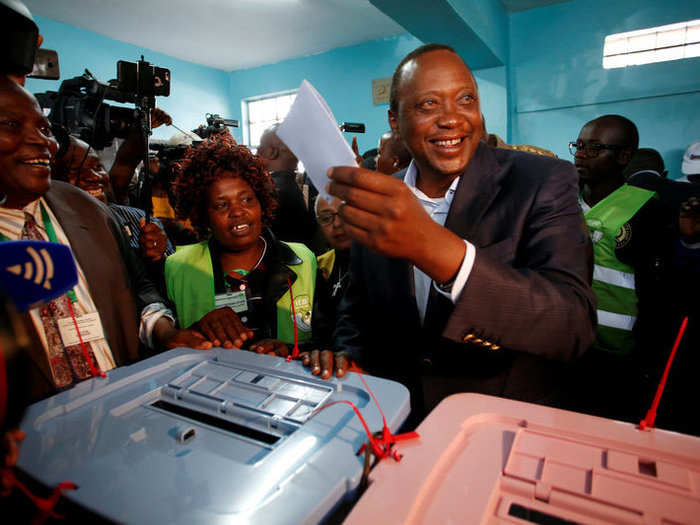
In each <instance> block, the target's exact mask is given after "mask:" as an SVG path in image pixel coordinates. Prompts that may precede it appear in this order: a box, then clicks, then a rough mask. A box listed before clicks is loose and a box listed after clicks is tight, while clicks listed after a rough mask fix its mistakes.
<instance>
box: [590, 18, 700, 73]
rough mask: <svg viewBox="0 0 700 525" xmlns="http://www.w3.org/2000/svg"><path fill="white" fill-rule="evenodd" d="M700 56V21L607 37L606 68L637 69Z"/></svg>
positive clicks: (604, 59)
mask: <svg viewBox="0 0 700 525" xmlns="http://www.w3.org/2000/svg"><path fill="white" fill-rule="evenodd" d="M699 56H700V20H689V21H687V22H680V23H677V24H669V25H665V26H659V27H650V28H648V29H639V30H637V31H628V32H627V33H616V34H614V35H608V36H606V37H605V45H604V46H603V67H604V68H605V69H612V68H617V67H627V66H636V65H641V64H650V63H653V62H666V61H668V60H680V59H682V58H692V57H699Z"/></svg>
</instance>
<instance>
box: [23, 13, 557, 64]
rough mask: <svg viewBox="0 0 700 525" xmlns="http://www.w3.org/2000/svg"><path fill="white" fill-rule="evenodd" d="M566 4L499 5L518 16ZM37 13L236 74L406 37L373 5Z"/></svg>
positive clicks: (396, 25)
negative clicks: (399, 35) (239, 71)
mask: <svg viewBox="0 0 700 525" xmlns="http://www.w3.org/2000/svg"><path fill="white" fill-rule="evenodd" d="M560 1H563V0H502V2H503V4H504V5H505V7H506V9H507V10H508V11H511V12H514V11H521V10H524V9H532V8H535V7H541V6H543V5H549V4H553V3H557V2H560ZM23 2H24V3H25V4H26V5H27V7H28V8H29V9H30V11H31V12H32V14H34V15H39V16H43V17H46V18H50V19H52V20H57V21H59V22H64V23H66V24H70V25H72V26H75V27H79V28H81V29H86V30H88V31H93V32H95V33H99V34H101V35H105V36H108V37H110V38H114V39H116V40H121V41H124V42H128V43H130V44H134V45H137V46H139V47H145V48H147V49H152V50H154V51H159V52H161V53H165V54H167V55H170V56H173V57H177V58H180V59H183V60H188V61H190V62H195V63H197V64H202V65H205V66H209V67H214V68H217V69H222V70H224V71H233V70H236V69H244V68H249V67H255V66H259V65H263V64H271V63H275V62H280V61H282V60H287V59H289V58H295V57H301V56H306V55H311V54H315V53H322V52H324V51H328V50H330V49H334V48H336V47H342V46H349V45H353V44H359V43H361V42H366V41H369V40H377V39H380V38H386V37H390V36H394V35H398V34H402V33H405V32H406V31H405V30H404V29H403V28H402V27H401V26H400V25H399V24H397V23H396V22H394V21H393V20H392V19H391V18H389V17H388V16H386V15H384V14H383V13H382V12H381V11H380V10H378V9H377V8H376V7H374V6H373V5H372V4H370V2H369V0H119V1H115V0H23Z"/></svg>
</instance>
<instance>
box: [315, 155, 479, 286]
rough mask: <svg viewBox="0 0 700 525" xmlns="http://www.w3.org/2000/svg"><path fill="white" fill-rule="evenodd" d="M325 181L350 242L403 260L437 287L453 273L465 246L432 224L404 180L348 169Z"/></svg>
mask: <svg viewBox="0 0 700 525" xmlns="http://www.w3.org/2000/svg"><path fill="white" fill-rule="evenodd" d="M328 176H329V177H330V179H331V182H330V184H329V185H328V192H329V193H330V194H331V195H334V196H336V197H338V198H339V199H341V200H342V201H344V202H345V203H344V204H343V205H341V207H340V209H339V212H340V215H341V217H342V218H343V220H344V221H345V230H346V231H347V232H348V234H349V235H350V237H352V239H353V240H355V241H357V242H359V243H361V244H364V245H365V246H367V247H368V248H370V249H372V250H374V251H376V252H378V253H380V254H382V255H385V256H387V257H397V258H401V259H407V260H409V261H410V262H412V263H413V264H415V265H416V266H417V267H418V268H420V269H421V270H423V271H424V272H425V273H426V274H428V275H429V276H430V277H432V278H433V279H434V280H435V281H436V282H439V283H440V282H445V281H448V280H449V279H451V278H452V277H453V276H454V275H455V274H456V273H457V271H458V270H459V267H460V265H461V264H462V260H463V259H464V254H465V250H466V248H465V244H464V241H462V239H460V238H459V237H457V236H456V235H454V234H453V233H452V232H450V231H449V230H447V229H446V228H443V227H442V226H440V225H439V224H437V223H436V222H435V221H433V220H432V219H431V218H430V216H429V215H428V214H427V213H426V212H425V210H424V209H423V206H421V204H420V202H419V201H418V199H416V197H415V195H413V193H412V192H411V190H410V188H409V187H408V186H406V184H404V183H403V181H401V180H399V179H397V178H396V177H391V176H389V175H384V174H381V173H378V172H376V171H371V170H365V169H362V168H351V167H346V166H338V167H334V168H331V169H330V170H329V173H328ZM436 246H439V247H440V249H439V250H438V249H435V247H436Z"/></svg>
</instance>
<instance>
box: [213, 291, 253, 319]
mask: <svg viewBox="0 0 700 525" xmlns="http://www.w3.org/2000/svg"><path fill="white" fill-rule="evenodd" d="M214 306H215V307H216V308H223V307H226V306H228V307H229V308H231V309H232V310H233V311H234V312H236V313H237V314H239V313H241V312H246V311H248V300H247V299H246V295H245V290H242V291H237V292H226V293H220V294H217V295H215V296H214Z"/></svg>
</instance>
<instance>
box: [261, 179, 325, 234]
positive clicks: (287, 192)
mask: <svg viewBox="0 0 700 525" xmlns="http://www.w3.org/2000/svg"><path fill="white" fill-rule="evenodd" d="M271 177H272V180H273V181H274V182H275V186H276V188H277V203H278V207H277V209H276V210H275V218H274V219H273V221H272V224H271V226H270V229H271V230H272V232H273V233H274V234H275V236H276V237H277V238H278V239H280V240H282V241H287V242H300V243H303V244H306V245H307V246H309V245H310V244H311V240H312V239H313V236H314V232H315V231H316V220H315V219H314V216H313V215H312V213H311V212H310V211H309V210H308V209H307V208H306V204H304V195H303V194H302V192H301V190H300V189H299V186H297V183H296V179H295V177H296V174H295V173H294V172H293V171H275V172H273V173H271Z"/></svg>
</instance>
